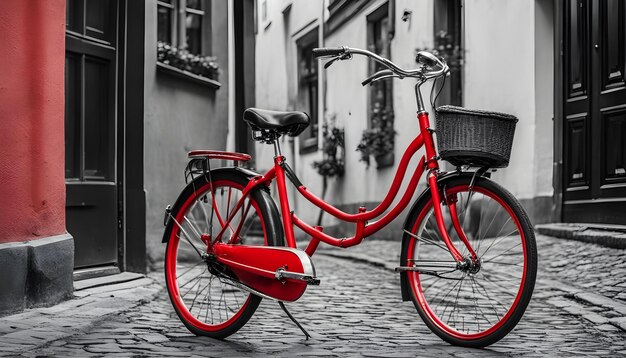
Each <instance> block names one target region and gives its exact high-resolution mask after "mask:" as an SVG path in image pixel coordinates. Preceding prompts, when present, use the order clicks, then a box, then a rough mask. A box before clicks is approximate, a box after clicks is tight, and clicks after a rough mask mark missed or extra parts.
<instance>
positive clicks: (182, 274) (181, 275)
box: [176, 261, 204, 280]
mask: <svg viewBox="0 0 626 358" xmlns="http://www.w3.org/2000/svg"><path fill="white" fill-rule="evenodd" d="M203 263H204V261H200V262H198V263H197V264H195V265H193V266H191V267H190V268H189V269H187V270H186V271H185V272H183V273H181V274H180V275H178V276H176V279H177V280H178V279H179V278H181V277H183V276H184V275H185V274H187V273H188V272H189V271H191V270H193V269H194V268H196V266H198V265H200V264H203Z"/></svg>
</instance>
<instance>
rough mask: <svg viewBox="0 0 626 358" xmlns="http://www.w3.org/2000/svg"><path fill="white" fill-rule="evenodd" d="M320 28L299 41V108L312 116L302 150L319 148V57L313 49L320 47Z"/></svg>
mask: <svg viewBox="0 0 626 358" xmlns="http://www.w3.org/2000/svg"><path fill="white" fill-rule="evenodd" d="M317 36H318V29H317V28H316V29H314V30H312V31H311V32H309V33H308V34H306V35H304V36H303V37H302V38H301V39H300V40H299V41H298V42H297V46H298V109H299V110H301V111H304V112H306V113H307V114H308V115H309V117H311V125H310V126H309V128H307V130H305V131H304V132H303V133H302V134H301V135H300V152H301V153H302V152H310V151H316V150H317V130H318V123H319V120H318V113H317V103H318V98H317V78H318V76H317V59H315V58H313V54H312V50H313V49H314V48H315V47H318V39H317Z"/></svg>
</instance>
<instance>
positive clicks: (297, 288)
mask: <svg viewBox="0 0 626 358" xmlns="http://www.w3.org/2000/svg"><path fill="white" fill-rule="evenodd" d="M213 253H214V254H215V255H216V257H217V261H218V262H220V263H221V264H223V265H225V266H227V267H228V268H229V269H230V270H232V272H233V273H234V274H235V275H236V276H237V279H238V280H239V281H240V282H241V283H243V284H245V285H247V286H249V287H250V288H253V289H255V290H257V291H259V292H261V293H263V294H265V295H268V296H270V297H272V298H275V299H277V300H279V301H288V302H291V301H295V300H297V299H298V298H300V297H301V296H302V294H303V293H304V291H305V290H306V287H307V283H306V282H304V281H300V280H295V279H283V280H282V281H279V280H278V279H276V270H278V269H279V268H283V269H284V270H286V271H290V272H297V273H301V274H306V275H310V276H311V277H315V268H314V267H313V262H312V261H311V258H310V257H309V255H307V254H306V253H305V252H304V251H302V250H298V249H292V248H288V247H268V246H247V245H229V244H223V243H217V244H215V245H214V246H213Z"/></svg>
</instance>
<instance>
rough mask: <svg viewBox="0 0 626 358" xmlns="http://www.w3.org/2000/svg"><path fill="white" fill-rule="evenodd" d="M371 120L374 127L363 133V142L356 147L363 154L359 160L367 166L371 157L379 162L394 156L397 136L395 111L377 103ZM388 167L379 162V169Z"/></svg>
mask: <svg viewBox="0 0 626 358" xmlns="http://www.w3.org/2000/svg"><path fill="white" fill-rule="evenodd" d="M370 118H371V121H372V126H371V128H369V129H366V130H364V131H363V134H362V135H361V141H360V142H359V144H358V145H357V147H356V150H357V151H358V152H361V158H360V159H359V160H360V161H362V162H365V163H366V164H367V166H369V164H370V156H374V157H375V158H376V159H377V161H378V159H379V158H383V157H389V156H390V155H393V148H394V143H395V135H396V131H395V130H394V129H393V118H394V115H393V110H391V109H389V108H384V107H382V106H381V105H380V103H378V102H376V103H375V104H374V106H373V107H372V112H371V115H370ZM392 162H393V159H392ZM386 165H387V163H385V165H381V163H380V162H379V167H380V166H386Z"/></svg>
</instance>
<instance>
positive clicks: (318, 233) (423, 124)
mask: <svg viewBox="0 0 626 358" xmlns="http://www.w3.org/2000/svg"><path fill="white" fill-rule="evenodd" d="M416 95H418V107H421V108H423V105H422V106H420V104H421V103H420V102H421V96H419V89H418V86H417V85H416ZM417 119H418V122H419V128H420V134H419V135H418V136H417V137H415V139H413V141H412V142H411V143H410V144H409V146H408V147H407V149H406V150H405V152H404V154H403V156H402V159H401V160H400V164H399V166H398V169H397V171H396V174H395V176H394V179H393V182H392V184H391V187H390V190H389V192H388V193H387V195H386V196H385V198H384V199H383V201H382V202H381V203H380V204H379V205H378V206H376V207H375V208H374V209H372V210H370V211H367V210H366V208H365V207H360V208H359V212H358V213H356V214H348V213H346V212H344V211H341V210H339V209H337V208H336V207H334V206H332V205H331V204H329V203H327V202H325V201H324V200H322V199H321V198H319V197H317V196H316V195H314V194H313V193H311V192H310V191H308V190H307V188H306V187H305V186H304V185H303V184H302V183H301V182H300V181H299V180H298V178H297V177H296V176H295V173H294V172H293V171H292V169H291V168H290V167H289V165H288V164H287V163H286V161H285V157H284V156H283V155H282V154H280V150H279V149H278V148H277V150H276V156H275V157H274V166H273V167H272V168H271V169H270V170H268V171H267V172H266V173H265V174H264V175H262V176H257V177H254V178H252V179H251V180H250V182H249V183H248V185H247V186H246V187H245V188H244V189H243V193H242V197H241V198H240V199H239V201H238V202H237V203H236V205H235V207H234V208H233V211H232V212H231V213H230V214H228V215H229V216H228V218H227V220H226V224H227V225H223V228H222V230H221V231H220V232H219V233H218V234H217V236H216V237H215V239H214V243H217V242H219V241H221V237H222V235H223V234H224V232H225V231H226V228H227V227H229V226H230V221H231V220H232V219H233V217H234V216H235V213H236V212H237V211H238V210H239V209H241V206H242V205H243V201H244V198H245V197H246V196H247V194H248V193H250V191H251V190H253V189H254V188H256V187H258V186H260V185H269V184H270V183H271V182H272V180H274V179H276V184H277V189H278V197H279V200H280V210H281V215H282V221H283V228H284V232H285V239H286V242H287V246H289V247H291V248H296V240H295V235H294V229H293V226H294V225H295V226H297V227H299V228H300V229H302V230H303V231H304V232H305V233H306V234H308V235H310V236H311V240H310V241H309V244H308V245H307V247H306V249H305V252H306V253H307V254H308V255H309V256H312V255H313V253H314V252H315V250H316V249H317V247H318V245H319V243H320V242H325V243H327V244H329V245H332V246H338V247H342V248H347V247H350V246H354V245H358V244H359V243H360V242H361V241H362V240H363V238H365V237H367V236H370V235H372V234H374V233H376V232H377V231H379V230H380V229H382V228H383V227H385V226H386V225H387V224H389V223H390V222H391V221H392V220H394V219H395V218H396V217H397V216H398V215H399V214H400V213H401V212H402V211H403V210H404V209H405V208H406V206H407V205H408V204H409V202H410V200H411V198H412V197H413V194H414V193H415V189H416V188H417V184H418V182H419V179H420V178H421V176H422V174H423V173H424V170H425V169H428V174H427V181H428V184H429V190H430V192H431V195H432V201H433V203H437V205H433V207H434V211H435V217H436V220H437V226H438V228H439V231H440V232H441V235H442V238H443V240H444V242H445V245H446V246H447V247H448V249H449V250H450V254H451V255H452V257H453V258H454V260H455V261H456V262H457V263H460V262H462V261H463V260H464V258H463V256H462V255H461V253H460V252H459V251H458V250H457V249H456V247H455V246H454V244H453V243H452V241H451V239H450V237H449V235H448V232H447V229H446V227H445V223H444V219H443V213H442V209H441V205H440V204H439V203H441V197H440V194H439V188H438V184H437V175H438V174H439V163H438V157H437V153H436V149H435V145H434V142H433V136H432V132H433V130H432V129H431V128H430V122H429V118H428V113H427V112H426V111H424V110H421V111H419V112H418V114H417ZM422 146H424V147H425V151H426V156H425V157H424V156H422V157H421V158H420V160H419V163H418V165H417V168H416V169H415V171H414V173H413V175H412V177H411V179H410V181H409V184H408V186H407V188H406V191H405V192H404V194H403V195H402V197H401V199H400V201H399V202H398V203H397V204H396V205H395V206H394V207H393V208H392V209H391V210H389V211H388V212H387V213H386V214H384V215H383V216H382V217H381V218H380V219H379V220H376V221H374V222H372V223H368V221H369V220H372V219H374V218H377V217H379V216H381V215H382V214H383V213H384V212H385V211H386V210H387V209H388V208H389V207H390V206H391V204H392V202H393V200H394V199H395V198H396V196H397V194H398V192H399V190H400V186H401V184H402V181H403V179H404V176H405V174H406V171H407V168H408V165H409V162H410V160H411V159H412V158H413V156H414V155H415V153H416V152H417V151H418V150H419V149H420V148H421V147H422ZM285 177H288V178H289V180H290V181H291V182H292V183H293V184H294V185H295V186H296V188H297V190H298V192H299V193H300V194H301V195H302V196H304V197H305V198H306V199H307V200H308V201H310V202H311V203H313V204H314V205H316V206H317V207H319V208H320V209H322V210H324V211H325V212H327V213H329V214H330V215H333V216H335V217H336V218H338V219H340V220H343V221H347V222H353V223H355V224H356V230H355V234H354V236H352V237H346V238H335V237H332V236H330V235H327V234H325V233H323V232H322V228H321V227H313V226H311V225H309V224H307V223H306V222H304V221H302V220H301V219H300V218H298V217H297V216H296V215H295V214H294V213H293V211H291V208H290V206H289V199H288V195H287V185H286V181H285ZM446 204H447V205H448V206H449V209H450V211H451V213H453V215H451V217H452V221H453V224H454V228H455V230H456V232H457V234H458V235H459V237H460V238H461V241H462V242H463V243H464V244H465V246H466V247H467V249H468V250H469V252H470V254H471V255H472V258H474V259H475V258H476V254H475V253H474V250H473V249H472V247H471V246H470V244H469V241H468V240H467V238H466V236H465V234H464V233H463V230H462V228H461V225H460V224H459V222H458V218H457V215H456V198H446ZM219 219H220V221H222V220H221V218H219ZM239 230H240V227H238V228H237V229H236V230H235V232H234V235H233V236H232V237H231V239H230V242H229V243H234V240H236V238H237V236H238V234H239Z"/></svg>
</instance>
